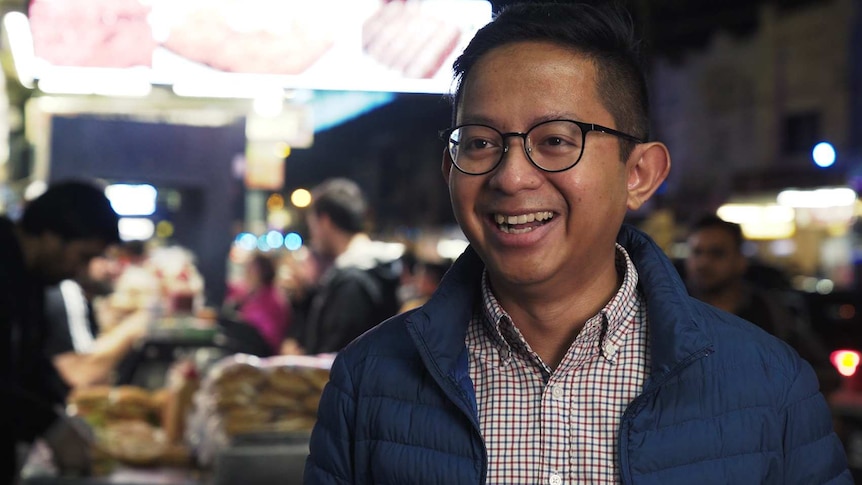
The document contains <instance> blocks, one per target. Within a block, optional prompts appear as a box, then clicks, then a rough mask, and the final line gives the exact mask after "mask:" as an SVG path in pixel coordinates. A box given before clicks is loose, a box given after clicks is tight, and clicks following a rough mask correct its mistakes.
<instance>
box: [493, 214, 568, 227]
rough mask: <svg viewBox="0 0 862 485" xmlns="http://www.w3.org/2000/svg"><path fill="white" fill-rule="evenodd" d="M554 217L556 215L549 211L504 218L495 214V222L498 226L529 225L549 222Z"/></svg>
mask: <svg viewBox="0 0 862 485" xmlns="http://www.w3.org/2000/svg"><path fill="white" fill-rule="evenodd" d="M552 217H554V214H553V213H552V212H549V211H541V212H532V213H530V214H521V215H517V216H504V215H503V214H495V215H494V220H495V221H496V222H497V224H498V225H502V224H509V225H515V224H527V223H529V222H533V221H539V222H542V221H547V220H550V219H551V218H552Z"/></svg>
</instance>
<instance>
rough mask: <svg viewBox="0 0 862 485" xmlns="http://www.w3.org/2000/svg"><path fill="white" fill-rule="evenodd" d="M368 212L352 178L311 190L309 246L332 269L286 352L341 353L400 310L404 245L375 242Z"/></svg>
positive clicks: (323, 275)
mask: <svg viewBox="0 0 862 485" xmlns="http://www.w3.org/2000/svg"><path fill="white" fill-rule="evenodd" d="M367 211H368V205H367V202H366V200H365V196H364V195H363V193H362V191H361V189H360V188H359V186H358V185H357V184H356V183H355V182H353V181H352V180H348V179H344V178H335V179H330V180H327V181H324V182H323V183H321V184H320V185H318V186H317V187H316V188H315V189H314V190H312V203H311V206H310V207H309V212H308V216H307V222H308V230H309V233H310V244H311V247H312V250H313V251H315V252H316V253H317V255H318V256H319V257H320V258H321V259H322V260H323V261H325V263H324V264H325V265H327V266H328V267H327V268H326V269H325V270H324V271H323V272H322V273H321V276H320V279H319V281H318V284H317V288H316V290H315V293H314V295H313V297H312V298H311V301H310V304H309V308H308V313H307V315H306V318H305V319H304V320H303V321H302V322H299V321H297V322H296V323H295V324H294V327H295V329H296V331H295V332H294V333H293V334H292V338H291V339H289V340H288V341H287V342H286V343H285V345H284V346H283V352H286V353H306V354H318V353H327V352H337V351H339V350H341V349H342V348H343V347H344V346H345V345H347V344H348V343H349V342H350V341H351V340H353V339H354V338H356V337H358V336H359V335H361V334H362V333H363V332H365V331H366V330H368V329H369V328H371V327H372V326H374V325H375V324H377V323H379V322H380V321H382V320H384V319H386V318H388V317H390V316H392V315H394V314H395V313H396V312H397V311H398V296H397V294H396V293H397V289H398V281H399V277H400V273H401V270H400V266H399V265H398V258H399V257H400V256H401V253H402V252H403V245H400V244H394V243H384V242H381V241H373V240H371V238H370V237H369V236H368V234H367V233H366V232H365V226H366V222H367V221H366V217H367Z"/></svg>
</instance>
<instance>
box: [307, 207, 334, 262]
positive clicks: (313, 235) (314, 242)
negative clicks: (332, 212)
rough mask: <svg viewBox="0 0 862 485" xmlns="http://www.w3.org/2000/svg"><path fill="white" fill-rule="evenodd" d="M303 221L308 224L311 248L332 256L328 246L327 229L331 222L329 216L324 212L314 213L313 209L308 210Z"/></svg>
mask: <svg viewBox="0 0 862 485" xmlns="http://www.w3.org/2000/svg"><path fill="white" fill-rule="evenodd" d="M305 221H306V223H307V224H308V235H309V237H310V239H311V241H310V244H311V248H312V249H314V251H315V252H316V253H317V254H320V255H321V256H324V257H327V258H328V257H333V255H332V254H331V253H332V251H331V249H330V247H329V246H330V244H329V241H330V235H329V232H328V231H329V227H330V224H331V223H330V221H329V217H328V216H327V215H326V214H316V213H315V212H314V211H310V212H309V213H308V216H307V217H306V220H305Z"/></svg>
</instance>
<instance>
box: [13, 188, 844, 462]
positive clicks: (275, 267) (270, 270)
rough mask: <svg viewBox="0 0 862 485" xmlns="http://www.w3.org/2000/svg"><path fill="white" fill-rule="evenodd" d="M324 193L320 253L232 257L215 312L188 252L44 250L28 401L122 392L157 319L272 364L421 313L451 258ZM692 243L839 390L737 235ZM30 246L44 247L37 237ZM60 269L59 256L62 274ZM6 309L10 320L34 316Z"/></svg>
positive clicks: (704, 234) (697, 277)
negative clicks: (36, 359) (122, 372)
mask: <svg viewBox="0 0 862 485" xmlns="http://www.w3.org/2000/svg"><path fill="white" fill-rule="evenodd" d="M58 187H60V189H62V188H63V185H62V184H59V185H58ZM75 187H77V189H80V190H89V189H88V187H90V186H85V185H84V184H81V186H75ZM82 187H83V188H82ZM60 189H56V188H55V189H52V190H54V191H56V190H60ZM90 189H92V187H90ZM53 193H54V192H52V191H49V193H48V196H49V197H50V196H51V195H52V194H53ZM312 195H313V202H312V205H311V206H310V207H309V208H308V212H307V214H306V218H307V225H308V229H309V244H308V245H306V246H303V247H301V248H300V249H298V250H295V251H288V252H278V253H276V252H261V251H241V252H232V254H231V258H230V259H231V264H233V265H234V266H235V269H236V270H235V271H233V272H231V275H232V276H231V277H230V278H229V279H228V281H226V282H225V283H226V285H227V293H226V295H227V296H226V297H225V299H224V301H223V302H221V303H220V304H219V305H216V306H214V305H212V304H210V305H207V302H205V301H204V292H203V290H204V281H203V279H202V277H201V274H200V273H199V271H198V269H197V267H196V264H195V255H194V254H193V253H192V252H191V251H190V250H188V249H187V248H183V247H179V246H171V245H163V244H158V243H156V242H154V241H147V242H145V241H120V240H119V237H115V235H114V234H109V236H99V237H96V238H95V240H96V241H97V242H98V244H95V246H94V247H93V248H92V250H91V251H90V252H89V253H87V254H85V255H83V256H80V257H79V258H77V259H75V260H74V261H71V259H70V258H71V256H70V255H69V254H65V253H68V251H69V248H68V246H69V241H74V240H75V239H74V237H73V236H64V241H65V244H66V248H65V249H64V247H63V245H62V244H58V245H56V246H50V245H45V246H44V248H43V249H41V250H40V251H41V252H42V253H45V254H47V253H49V252H50V251H55V252H58V253H62V254H64V256H65V257H66V258H67V259H69V261H67V262H66V263H64V264H65V266H64V267H65V268H66V271H65V273H63V274H56V275H50V277H48V276H45V275H44V274H43V273H45V272H46V270H45V269H44V268H43V266H40V264H41V263H40V264H34V265H33V267H32V269H31V270H30V271H31V272H32V273H33V275H35V276H33V278H35V280H36V281H37V282H38V283H39V285H41V286H39V285H37V286H39V287H42V288H44V290H43V291H44V294H43V295H42V296H41V297H42V298H43V301H42V302H38V301H37V300H38V299H37V300H34V302H33V305H37V306H38V305H43V309H44V328H43V329H44V334H43V335H40V336H39V338H38V339H36V340H38V342H40V343H39V344H38V345H39V346H38V348H35V347H31V348H29V349H24V351H25V352H39V353H40V355H41V356H43V357H44V358H45V359H47V361H48V362H50V364H51V365H52V366H53V368H54V370H55V374H54V376H55V377H54V378H51V379H47V380H44V383H43V384H45V383H47V384H45V385H47V387H50V389H48V390H45V389H42V390H40V389H36V388H28V387H27V386H29V384H28V383H27V382H24V385H23V388H25V389H24V390H22V391H21V392H22V393H25V394H27V395H28V399H35V400H37V401H39V402H45V403H54V404H62V403H63V396H66V395H67V394H68V392H69V391H70V389H84V388H89V387H92V386H98V385H116V384H118V383H120V382H118V380H117V375H118V374H117V372H118V369H119V368H120V367H121V366H122V365H123V362H124V361H126V360H128V359H129V356H130V354H133V353H134V352H135V351H136V349H137V348H139V347H140V343H141V341H142V340H145V339H146V338H147V335H148V333H149V332H150V331H152V329H153V328H154V326H156V325H157V324H158V322H163V321H165V320H169V319H172V318H173V319H176V318H177V317H184V318H189V319H191V321H193V322H194V323H195V324H196V325H211V326H213V327H215V328H218V329H219V331H222V332H225V333H226V334H228V335H229V336H230V335H232V336H233V337H234V338H235V339H238V340H239V341H241V342H240V343H239V344H237V345H235V346H233V347H231V350H233V351H236V352H241V353H248V354H253V355H257V356H261V357H270V356H275V355H321V354H331V353H336V352H338V351H340V350H341V349H343V348H344V347H345V346H347V345H348V344H349V343H350V342H351V341H353V340H354V339H355V338H357V337H359V336H360V335H362V334H363V333H364V332H365V331H367V330H369V329H370V328H372V327H373V326H375V325H376V324H378V323H380V322H381V321H383V320H386V319H387V318H389V317H391V316H393V315H395V314H398V313H401V312H407V311H416V310H417V309H421V306H422V305H423V303H425V301H427V300H428V299H429V298H430V296H431V295H432V294H433V293H434V291H435V290H436V289H437V286H438V284H439V283H440V281H441V279H442V278H443V276H444V274H445V273H446V271H447V270H448V268H449V266H450V265H451V264H452V261H451V260H449V259H445V258H443V257H440V256H438V255H429V254H426V253H427V252H426V253H423V252H421V251H418V250H417V248H415V247H412V246H411V245H410V244H405V243H392V242H384V241H378V240H374V239H373V238H372V237H371V236H370V234H371V231H370V227H369V225H368V219H367V216H368V207H367V203H366V200H365V196H364V194H363V193H362V191H361V190H360V188H359V186H358V185H357V184H356V183H354V182H353V181H350V180H347V179H332V180H327V181H325V182H324V183H322V184H321V185H319V186H318V187H317V188H316V189H315V190H314V191H313V193H312ZM76 196H77V195H76ZM36 206H38V204H36ZM102 209H104V208H102ZM88 210H90V209H88ZM25 214H26V212H25ZM106 220H107V224H105V225H107V226H110V224H111V223H113V224H116V220H115V219H112V218H111V217H110V214H108V216H107V219H106ZM39 231H43V232H44V233H52V231H58V229H55V228H52V227H51V226H50V225H48V226H45V228H41V229H38V230H34V232H35V233H36V234H37V235H36V236H33V235H30V236H27V237H30V238H36V237H46V236H38V234H39ZM75 237H77V236H75ZM82 237H84V236H82ZM84 239H85V240H86V239H87V237H84ZM90 239H94V238H92V237H91V238H90ZM686 242H687V245H688V248H689V251H688V256H687V257H686V258H685V260H684V261H680V264H679V265H678V270H679V272H680V275H681V276H682V277H683V279H684V281H685V283H686V286H687V287H688V289H689V292H690V293H691V294H692V295H693V296H695V297H697V298H699V299H702V300H703V301H705V302H707V303H710V304H712V305H714V306H716V307H718V308H720V309H723V310H725V311H727V312H730V313H734V314H736V315H738V316H740V317H742V318H744V319H746V320H749V321H751V322H753V323H755V324H756V325H758V326H759V327H761V328H762V329H763V330H764V331H766V332H769V333H772V334H774V335H776V336H778V337H779V338H781V339H782V340H785V341H786V342H788V343H789V344H790V345H791V346H793V347H794V348H795V349H796V350H797V351H798V352H799V353H800V355H802V356H803V357H804V358H805V359H806V360H807V361H808V362H809V363H810V364H811V365H812V366H813V367H814V368H815V370H816V372H817V374H818V377H819V379H820V382H821V388H822V389H823V391H824V392H825V393H828V392H831V391H832V390H835V389H836V388H837V387H838V385H839V384H840V382H839V379H838V376H837V374H836V373H835V370H834V369H833V368H832V366H831V364H830V363H829V358H828V352H829V350H828V349H827V348H826V347H825V346H824V345H823V344H822V343H821V342H820V340H819V339H818V337H817V334H816V332H814V331H813V325H815V324H816V322H811V321H810V320H809V318H808V314H807V313H806V311H805V308H804V304H803V303H801V302H800V300H799V299H798V296H797V295H796V294H795V293H794V292H793V291H790V290H789V287H788V286H782V285H776V284H774V283H767V280H765V279H763V278H759V279H758V278H755V277H752V275H753V274H755V273H754V272H753V271H752V268H753V266H754V264H752V261H750V260H749V258H747V257H746V256H745V255H744V254H743V250H742V248H743V245H744V243H745V241H744V238H743V236H742V233H741V231H740V228H739V226H737V225H735V224H731V223H727V222H725V221H722V220H721V219H718V218H717V217H714V216H709V217H705V218H704V219H702V220H700V221H698V222H697V223H695V224H693V225H692V226H691V227H690V229H689V233H688V236H687V240H686ZM30 247H36V246H35V245H34V243H32V242H31V243H30ZM40 247H41V246H40ZM64 252H65V253H64ZM39 257H40V258H42V257H44V258H46V261H48V260H50V259H51V258H49V257H48V256H45V255H44V254H40V256H39ZM27 258H28V257H27V256H26V255H25V258H24V259H25V260H27ZM29 258H30V259H36V257H35V256H32V257H29ZM57 261H60V259H57V258H56V257H55V260H54V263H53V264H54V265H55V266H56V265H57V264H58V263H57ZM44 266H47V263H45V264H44ZM761 274H762V272H761ZM10 281H15V280H14V279H10V280H7V281H5V283H6V284H7V286H8V285H9V284H12V285H13V286H14V283H10ZM773 281H783V280H782V279H781V278H778V279H777V280H773ZM211 284H217V283H215V282H213V283H211ZM6 305H7V306H10V305H11V306H12V307H14V305H12V304H10V303H8V302H7V303H6ZM0 310H3V311H4V312H5V313H3V314H2V316H3V318H4V319H9V318H13V320H12V321H14V318H24V317H20V316H19V317H16V316H15V312H14V311H12V313H10V310H8V309H2V308H0ZM38 310H39V309H38V308H35V309H33V311H35V312H38ZM9 315H11V317H10V316H9ZM28 319H31V320H28ZM24 320H28V321H30V323H29V324H31V325H35V324H34V323H32V322H35V321H36V320H38V318H37V317H36V316H34V315H28V316H26V318H24ZM22 322H23V323H22V325H23V324H26V323H27V322H24V321H23V320H22ZM22 328H26V327H22ZM239 335H241V336H239ZM36 340H34V341H36ZM4 352H8V349H6V350H4ZM6 357H8V356H4V358H6ZM7 360H8V359H7ZM13 360H14V356H13ZM14 365H20V363H16V362H13V366H14ZM4 372H5V374H4V379H5V381H4V387H6V389H4V390H9V389H11V388H10V387H9V386H10V384H9V383H10V382H12V387H15V385H16V384H15V383H14V382H13V381H14V379H15V378H16V377H15V375H14V372H12V371H9V370H8V369H7V370H5V371H4ZM10 376H11V377H10ZM40 378H41V377H40ZM25 381H26V379H25ZM16 392H17V391H16ZM40 392H41V393H44V394H45V395H44V396H39V395H38V393H40ZM34 395H35V397H34ZM24 405H26V404H24ZM47 421H48V422H50V421H51V420H50V419H49V420H47ZM8 426H11V425H10V424H8V423H7V427H8ZM54 426H55V425H50V426H49V427H48V428H44V425H43V426H42V430H41V431H37V434H38V432H42V433H44V434H45V435H46V436H50V435H51V433H52V432H50V430H52V429H54ZM37 428H38V427H37ZM46 429H47V430H49V431H46ZM11 434H14V433H11V432H10V435H11ZM54 434H57V433H56V432H54ZM17 436H18V437H19V439H28V438H32V436H33V435H32V433H31V434H30V435H17ZM73 441H74V440H73ZM58 446H59V445H58Z"/></svg>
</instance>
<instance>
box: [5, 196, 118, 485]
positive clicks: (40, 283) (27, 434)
mask: <svg viewBox="0 0 862 485" xmlns="http://www.w3.org/2000/svg"><path fill="white" fill-rule="evenodd" d="M117 222H118V217H117V215H116V213H115V212H114V211H113V209H112V208H111V205H110V203H109V201H108V199H107V198H106V197H105V196H104V194H103V192H102V190H101V189H99V188H97V187H94V186H92V185H89V184H86V183H82V182H65V183H58V184H56V185H53V186H51V187H50V188H49V189H48V190H47V191H46V192H45V193H44V194H42V195H41V196H40V197H38V198H36V199H34V200H33V201H31V202H30V203H29V204H28V205H27V206H26V207H25V209H24V213H23V215H22V217H21V219H20V221H18V222H17V224H16V223H13V222H12V221H10V220H9V219H7V218H0V389H2V400H3V403H4V412H3V413H0V443H2V445H0V447H2V451H0V453H2V457H0V460H2V464H0V483H4V484H5V483H12V481H13V480H14V477H15V476H16V474H17V466H18V465H17V464H16V463H17V460H16V453H17V452H16V447H17V443H18V442H26V441H31V440H32V439H34V438H35V437H37V436H41V437H43V438H44V439H45V440H46V441H47V443H48V444H49V445H50V446H51V448H52V450H53V452H54V459H55V461H56V462H57V465H58V466H59V468H60V469H61V470H63V471H66V472H68V471H78V472H81V471H86V469H87V467H88V465H89V456H88V451H89V445H88V444H87V442H86V441H85V439H84V437H83V436H82V435H81V433H79V432H78V430H77V429H76V428H75V423H74V422H72V421H70V420H69V419H67V418H65V417H64V416H63V415H62V413H61V412H58V410H57V409H58V406H62V404H63V403H64V401H65V397H66V396H65V395H64V392H62V391H59V390H58V387H56V386H55V384H56V383H57V382H58V381H59V379H60V377H59V376H58V375H57V371H56V370H55V369H54V367H53V366H52V365H51V361H50V360H49V359H48V358H47V357H46V356H45V354H44V352H43V351H44V343H45V342H44V340H45V332H46V328H45V326H46V324H45V321H44V295H45V288H46V287H47V286H49V285H53V284H57V283H59V282H60V281H63V280H64V279H67V278H71V277H73V276H75V275H76V274H77V273H78V271H80V269H81V268H83V267H84V266H85V265H86V264H87V263H88V262H89V261H90V259H92V258H93V257H95V256H97V255H99V254H101V253H102V251H104V249H105V247H106V246H107V245H108V244H111V243H115V242H117V241H119V234H118V230H117Z"/></svg>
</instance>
